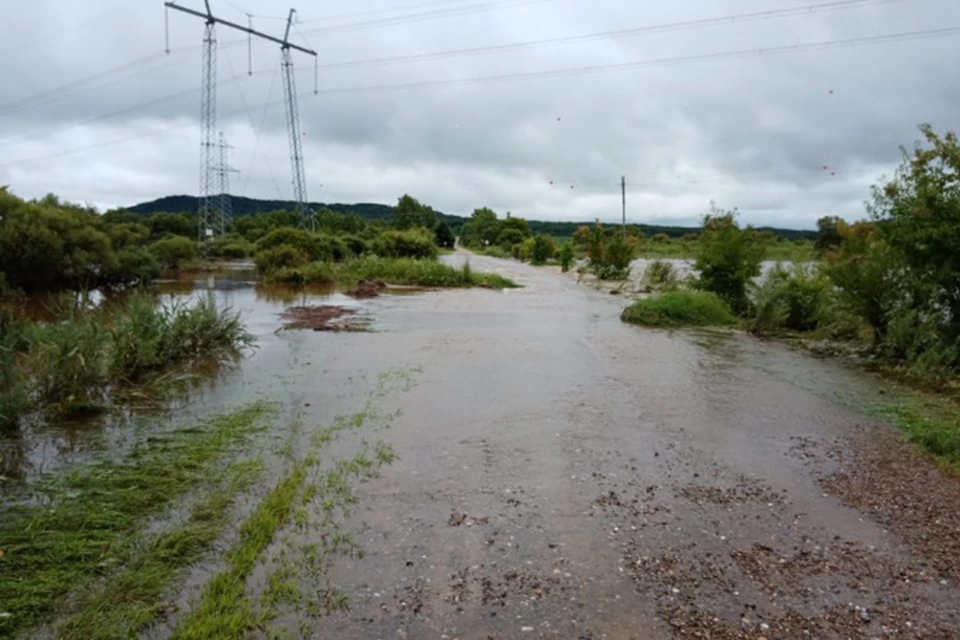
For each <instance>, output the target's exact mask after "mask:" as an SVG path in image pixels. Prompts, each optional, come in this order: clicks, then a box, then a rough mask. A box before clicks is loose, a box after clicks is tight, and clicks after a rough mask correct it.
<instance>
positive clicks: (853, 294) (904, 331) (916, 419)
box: [623, 125, 960, 465]
mask: <svg viewBox="0 0 960 640" xmlns="http://www.w3.org/2000/svg"><path fill="white" fill-rule="evenodd" d="M920 130H921V132H922V134H923V137H924V144H920V145H918V146H917V147H916V148H915V149H911V150H907V149H903V160H902V163H901V165H900V166H899V168H898V169H897V170H896V172H895V174H894V175H893V176H892V177H891V178H889V179H885V180H884V181H883V182H881V183H880V184H878V185H876V186H874V187H873V189H872V192H871V198H870V200H869V201H868V203H867V217H866V218H865V219H863V220H859V221H856V222H852V223H851V222H846V221H844V220H841V219H839V218H836V217H829V216H828V217H823V218H821V219H820V220H819V222H818V235H817V238H816V240H815V242H814V251H815V254H814V256H815V258H816V259H815V260H813V261H809V262H806V263H794V264H793V265H791V266H789V267H786V266H781V265H777V266H775V267H774V268H773V269H772V270H771V271H770V272H769V273H767V274H766V275H765V276H764V277H762V278H761V277H759V276H760V267H761V261H762V260H764V259H769V258H771V255H770V252H769V246H768V245H767V244H766V243H765V242H763V241H762V239H761V237H760V235H759V234H758V233H757V232H756V231H755V230H754V229H751V228H750V227H745V228H742V227H741V226H740V225H739V224H738V223H737V212H736V211H735V210H734V211H722V210H720V209H717V208H716V207H714V208H713V209H712V210H711V212H710V214H708V215H707V216H705V218H704V223H703V231H702V232H701V234H700V238H699V241H698V245H697V252H696V263H695V265H694V266H695V269H696V272H697V273H698V276H697V277H696V278H694V279H692V280H691V281H690V282H688V283H684V284H685V286H686V288H687V289H689V290H686V291H684V290H683V289H680V290H679V291H678V290H677V287H678V286H681V284H680V283H676V282H675V281H674V282H670V281H669V278H667V277H666V276H665V275H664V274H663V266H661V265H658V266H657V267H654V264H656V263H653V264H651V268H650V270H649V273H648V274H647V275H648V280H653V281H657V280H660V281H664V280H665V281H666V282H665V283H663V284H662V285H661V288H663V289H666V291H662V292H661V293H657V294H654V295H653V296H652V297H649V298H646V299H643V300H641V301H639V302H637V303H635V304H634V305H633V306H631V307H629V308H628V309H627V310H625V311H624V313H623V319H624V320H625V321H627V322H635V323H638V324H644V325H649V326H664V327H676V326H679V325H680V324H689V325H702V324H704V322H703V319H704V318H705V317H709V316H707V315H705V314H704V313H703V312H702V309H701V307H702V306H703V299H702V298H695V297H688V298H678V295H680V294H682V295H684V296H693V294H696V293H701V294H702V293H709V294H711V295H715V296H716V297H717V298H718V299H719V300H722V302H723V303H724V304H725V305H726V306H727V307H728V308H729V310H730V311H732V312H733V313H734V314H735V315H736V316H737V317H738V318H739V322H740V324H741V326H743V327H744V328H746V329H747V330H748V331H750V332H751V333H753V334H755V335H757V336H760V337H781V338H788V339H792V340H799V341H800V342H801V343H802V344H806V345H810V346H811V347H813V348H816V349H817V350H818V351H820V352H826V353H841V354H843V353H851V354H855V355H857V356H858V357H859V359H860V361H865V362H867V363H868V364H869V365H870V366H873V367H876V368H878V369H880V370H881V371H883V372H885V373H887V374H892V375H895V376H896V377H898V378H901V379H905V380H906V381H908V382H910V383H912V384H914V385H919V386H922V387H924V388H928V389H933V390H937V391H941V392H946V393H947V394H948V396H955V395H956V393H957V391H958V390H960V260H958V253H957V251H958V247H960V145H958V141H957V137H956V135H955V134H954V133H952V132H951V133H947V134H945V135H942V136H941V135H938V134H936V133H935V132H934V131H933V130H932V129H931V128H930V127H929V126H927V125H923V126H921V128H920ZM681 301H682V302H681ZM678 304H679V305H681V306H683V307H684V308H685V309H684V312H682V313H681V312H677V311H675V307H676V306H677V305H678ZM718 318H719V316H718ZM709 324H725V323H722V322H719V321H718V322H713V321H711V322H709ZM951 407H952V412H953V413H952V414H951V415H950V416H949V417H943V416H942V415H938V416H935V417H929V415H928V414H927V413H923V412H919V413H918V412H909V411H908V412H900V413H897V414H895V415H893V416H892V420H893V422H894V423H895V424H897V425H898V426H899V427H900V428H901V429H902V430H903V431H904V432H905V433H906V434H907V436H908V437H909V438H910V439H912V440H914V441H916V442H917V443H919V444H920V445H921V446H923V447H924V448H925V449H926V450H928V451H930V452H931V453H933V454H934V455H936V456H937V457H938V458H939V459H941V460H943V461H945V462H947V463H948V464H953V465H956V464H957V463H958V461H960V423H958V422H957V420H956V405H955V404H952V403H951ZM925 416H926V417H925Z"/></svg>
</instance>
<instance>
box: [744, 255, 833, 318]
mask: <svg viewBox="0 0 960 640" xmlns="http://www.w3.org/2000/svg"><path fill="white" fill-rule="evenodd" d="M831 293H832V286H831V284H830V282H829V281H828V280H827V279H826V278H825V277H824V276H823V275H822V274H821V273H820V272H819V271H818V270H817V269H815V268H812V267H806V266H803V265H795V266H794V267H793V269H792V270H788V269H785V268H783V267H781V266H780V265H777V266H776V267H774V268H773V269H771V271H770V272H769V273H768V274H767V277H766V279H765V280H764V282H763V284H762V285H761V286H760V287H759V288H758V289H757V293H756V296H755V299H754V301H753V316H752V318H751V319H750V324H749V330H750V331H751V332H752V333H755V334H757V335H766V334H769V333H773V332H776V331H779V330H781V329H789V330H792V331H812V330H814V329H817V328H819V327H820V326H821V323H823V321H824V319H825V315H826V312H827V309H829V308H830V300H829V298H830V295H831Z"/></svg>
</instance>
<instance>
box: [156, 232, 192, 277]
mask: <svg viewBox="0 0 960 640" xmlns="http://www.w3.org/2000/svg"><path fill="white" fill-rule="evenodd" d="M149 251H150V255H152V256H153V257H154V259H155V260H156V261H157V262H158V263H160V265H161V266H162V267H163V268H165V269H172V270H177V269H179V268H180V267H182V266H183V265H184V264H186V263H188V262H190V261H193V260H196V259H197V258H198V257H199V255H200V254H199V251H198V250H197V243H196V241H195V240H191V239H190V238H185V237H183V236H173V235H171V236H167V237H165V238H161V239H160V240H157V241H156V242H154V243H153V244H152V245H150V247H149Z"/></svg>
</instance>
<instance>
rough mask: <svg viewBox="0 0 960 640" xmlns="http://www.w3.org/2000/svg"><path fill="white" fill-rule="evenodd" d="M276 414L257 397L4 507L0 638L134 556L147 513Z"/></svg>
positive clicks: (195, 481)
mask: <svg viewBox="0 0 960 640" xmlns="http://www.w3.org/2000/svg"><path fill="white" fill-rule="evenodd" d="M272 411H273V406H272V405H270V404H267V403H254V404H251V405H248V406H246V407H243V408H241V409H238V410H236V411H233V412H231V413H228V414H224V415H221V416H218V417H215V418H212V419H210V420H208V421H206V422H204V423H202V424H200V425H198V426H196V427H193V428H188V429H183V430H180V431H175V432H172V433H169V434H164V435H160V436H155V437H153V438H150V439H148V440H147V441H146V442H144V443H143V444H142V445H140V446H138V447H136V448H135V449H134V450H133V451H132V452H131V453H130V454H129V455H127V456H126V457H125V458H124V459H123V460H120V461H102V462H100V463H97V464H95V465H93V466H91V467H89V468H87V469H82V470H79V471H76V472H74V473H71V474H68V475H67V476H65V477H62V478H59V479H56V480H51V481H49V482H47V483H46V486H44V488H43V490H42V495H41V496H39V498H40V499H38V500H37V501H35V502H33V503H30V504H21V505H17V506H13V507H10V508H9V509H7V510H6V511H5V512H4V513H3V517H2V518H0V549H2V550H3V555H2V556H0V603H2V609H3V611H2V612H3V613H4V614H6V615H4V616H2V617H0V635H10V636H12V635H15V634H16V633H17V632H19V631H21V630H23V629H26V628H28V627H30V626H33V625H35V624H37V623H38V622H40V621H41V620H42V618H43V616H44V615H46V614H47V613H49V612H50V611H51V609H52V607H53V605H54V603H55V602H56V601H57V600H58V598H60V597H61V596H63V595H65V594H66V593H68V592H69V591H71V590H74V589H76V588H78V587H79V586H81V585H84V584H87V583H90V582H92V581H94V580H96V579H97V578H101V577H103V576H107V575H110V574H112V573H114V572H115V571H116V570H117V568H118V567H120V566H122V565H123V564H124V563H125V562H128V561H129V560H130V558H131V553H133V552H134V546H135V542H136V540H137V538H138V534H139V531H140V529H141V527H142V525H143V521H144V518H145V517H146V516H148V515H152V514H157V513H160V512H161V511H162V510H163V509H165V508H166V507H167V506H169V505H170V504H171V503H172V502H173V501H174V500H176V499H177V498H179V497H180V496H183V495H185V494H186V493H187V492H188V491H189V490H191V489H193V488H195V487H198V486H200V485H202V484H203V483H204V482H206V481H207V480H208V479H209V477H210V472H211V471H212V470H213V469H214V468H216V466H217V463H218V462H219V461H220V460H221V459H222V458H223V457H224V456H225V455H228V454H229V452H230V451H231V450H233V449H234V448H235V447H236V446H237V445H239V444H240V443H241V442H243V441H244V440H245V439H246V438H247V437H248V436H249V435H251V434H252V433H254V432H255V431H258V430H260V429H262V428H263V426H264V425H263V418H265V417H266V416H267V415H269V414H270V413H271V412H272ZM208 506H209V505H208ZM213 506H214V507H215V506H216V505H213ZM198 515H202V514H198ZM178 540H179V541H178ZM190 540H192V541H193V542H195V541H196V539H195V538H191V537H188V538H180V539H176V538H169V539H167V540H166V542H165V543H164V545H165V546H164V548H173V549H180V552H182V551H183V549H182V547H179V546H178V545H179V544H181V543H185V542H187V541H190ZM175 542H176V543H177V544H174V543H175ZM191 543H192V542H191ZM170 545H173V547H170Z"/></svg>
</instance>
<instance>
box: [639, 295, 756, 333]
mask: <svg viewBox="0 0 960 640" xmlns="http://www.w3.org/2000/svg"><path fill="white" fill-rule="evenodd" d="M620 319H621V320H623V321H624V322H629V323H631V324H639V325H644V326H648V327H668V328H675V327H693V326H699V327H702V326H727V325H732V324H734V323H736V322H737V319H736V317H735V316H734V315H733V312H732V311H730V307H729V306H727V304H726V303H725V302H724V301H723V300H721V299H720V298H719V297H718V296H717V295H716V294H714V293H711V292H709V291H689V290H685V289H679V290H676V291H666V292H664V293H659V294H657V295H654V296H651V297H649V298H644V299H643V300H639V301H637V302H635V303H633V304H632V305H630V306H629V307H627V308H626V309H624V310H623V312H622V313H621V314H620Z"/></svg>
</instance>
